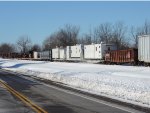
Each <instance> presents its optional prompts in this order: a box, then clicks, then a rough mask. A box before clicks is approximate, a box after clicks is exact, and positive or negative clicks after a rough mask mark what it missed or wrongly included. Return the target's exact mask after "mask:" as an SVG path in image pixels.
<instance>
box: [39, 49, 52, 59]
mask: <svg viewBox="0 0 150 113" xmlns="http://www.w3.org/2000/svg"><path fill="white" fill-rule="evenodd" d="M39 56H40V59H41V60H51V52H50V51H42V52H39Z"/></svg>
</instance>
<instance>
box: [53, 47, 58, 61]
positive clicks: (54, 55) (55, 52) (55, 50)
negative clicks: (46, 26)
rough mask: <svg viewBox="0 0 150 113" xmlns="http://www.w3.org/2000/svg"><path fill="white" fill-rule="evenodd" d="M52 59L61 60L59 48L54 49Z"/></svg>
mask: <svg viewBox="0 0 150 113" xmlns="http://www.w3.org/2000/svg"><path fill="white" fill-rule="evenodd" d="M52 58H53V59H59V58H60V51H59V48H54V49H52Z"/></svg>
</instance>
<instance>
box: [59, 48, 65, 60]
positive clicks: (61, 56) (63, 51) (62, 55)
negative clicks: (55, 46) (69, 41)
mask: <svg viewBox="0 0 150 113" xmlns="http://www.w3.org/2000/svg"><path fill="white" fill-rule="evenodd" d="M59 53H60V59H63V60H65V59H66V48H60V49H59Z"/></svg>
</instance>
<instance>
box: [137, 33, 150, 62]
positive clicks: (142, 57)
mask: <svg viewBox="0 0 150 113" xmlns="http://www.w3.org/2000/svg"><path fill="white" fill-rule="evenodd" d="M138 55H139V56H138V59H139V61H144V62H147V63H150V35H143V36H139V39H138Z"/></svg>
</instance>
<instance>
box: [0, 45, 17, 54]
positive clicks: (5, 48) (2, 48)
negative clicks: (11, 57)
mask: <svg viewBox="0 0 150 113" xmlns="http://www.w3.org/2000/svg"><path fill="white" fill-rule="evenodd" d="M13 52H15V48H14V45H13V44H8V43H3V44H1V45H0V53H13Z"/></svg>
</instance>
